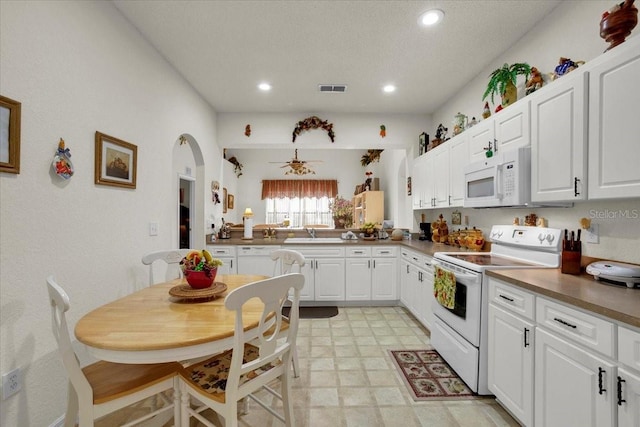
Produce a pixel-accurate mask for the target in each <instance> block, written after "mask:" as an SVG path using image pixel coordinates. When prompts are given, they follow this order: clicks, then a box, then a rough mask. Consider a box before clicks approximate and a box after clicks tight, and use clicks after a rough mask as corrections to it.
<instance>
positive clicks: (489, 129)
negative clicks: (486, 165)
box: [465, 118, 496, 163]
mask: <svg viewBox="0 0 640 427" xmlns="http://www.w3.org/2000/svg"><path fill="white" fill-rule="evenodd" d="M465 132H469V162H470V163H472V162H477V161H480V160H485V159H486V158H487V157H486V155H485V152H486V147H488V146H489V142H491V146H492V147H493V146H494V144H495V139H496V134H495V132H494V128H493V119H492V118H488V119H486V120H483V121H481V122H480V123H478V124H477V125H475V126H473V127H472V128H471V129H468V130H466V131H465Z"/></svg>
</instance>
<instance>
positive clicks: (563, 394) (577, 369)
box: [534, 328, 616, 427]
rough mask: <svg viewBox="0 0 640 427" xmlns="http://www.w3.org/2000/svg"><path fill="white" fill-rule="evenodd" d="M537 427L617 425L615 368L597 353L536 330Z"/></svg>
mask: <svg viewBox="0 0 640 427" xmlns="http://www.w3.org/2000/svg"><path fill="white" fill-rule="evenodd" d="M535 372H536V383H535V397H534V399H535V402H536V406H535V416H534V421H535V425H536V426H538V427H555V426H557V427H566V426H581V427H607V426H613V425H615V416H614V410H613V408H614V405H615V403H616V402H615V398H616V392H615V381H614V375H615V368H614V366H613V364H612V363H609V362H607V361H605V360H604V359H602V358H599V357H598V356H596V355H595V354H594V353H591V352H589V351H588V350H586V349H584V348H582V347H578V346H576V345H574V344H571V343H569V342H568V341H566V340H564V339H561V338H558V337H556V336H555V335H553V334H551V333H549V332H546V331H545V330H543V329H541V328H536V345H535Z"/></svg>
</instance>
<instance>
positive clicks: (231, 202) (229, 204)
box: [227, 194, 235, 209]
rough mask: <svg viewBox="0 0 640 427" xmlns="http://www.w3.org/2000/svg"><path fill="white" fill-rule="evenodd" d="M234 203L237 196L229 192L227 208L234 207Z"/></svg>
mask: <svg viewBox="0 0 640 427" xmlns="http://www.w3.org/2000/svg"><path fill="white" fill-rule="evenodd" d="M234 205H235V197H233V194H229V196H228V198H227V208H229V209H233V208H234Z"/></svg>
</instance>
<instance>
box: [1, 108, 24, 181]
mask: <svg viewBox="0 0 640 427" xmlns="http://www.w3.org/2000/svg"><path fill="white" fill-rule="evenodd" d="M21 109H22V104H20V103H19V102H18V101H14V100H13V99H9V98H6V97H4V96H2V95H0V172H7V173H16V174H18V173H20V110H21Z"/></svg>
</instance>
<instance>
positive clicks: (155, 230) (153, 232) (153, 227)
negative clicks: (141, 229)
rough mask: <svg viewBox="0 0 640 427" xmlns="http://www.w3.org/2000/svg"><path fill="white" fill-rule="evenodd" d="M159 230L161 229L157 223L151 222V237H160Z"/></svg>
mask: <svg viewBox="0 0 640 427" xmlns="http://www.w3.org/2000/svg"><path fill="white" fill-rule="evenodd" d="M158 228H160V225H159V224H158V223H157V222H150V223H149V236H157V235H158Z"/></svg>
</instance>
